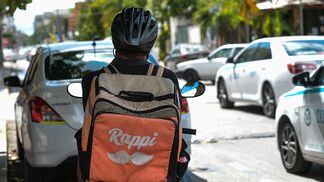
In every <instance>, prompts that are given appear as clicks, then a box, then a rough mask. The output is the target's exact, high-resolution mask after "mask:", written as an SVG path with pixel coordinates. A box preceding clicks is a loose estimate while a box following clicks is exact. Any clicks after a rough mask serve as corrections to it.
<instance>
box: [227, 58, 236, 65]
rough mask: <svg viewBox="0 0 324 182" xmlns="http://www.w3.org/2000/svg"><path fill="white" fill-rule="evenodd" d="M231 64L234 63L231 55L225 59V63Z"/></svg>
mask: <svg viewBox="0 0 324 182" xmlns="http://www.w3.org/2000/svg"><path fill="white" fill-rule="evenodd" d="M230 63H231V64H233V63H234V59H233V57H229V58H227V60H226V64H230Z"/></svg>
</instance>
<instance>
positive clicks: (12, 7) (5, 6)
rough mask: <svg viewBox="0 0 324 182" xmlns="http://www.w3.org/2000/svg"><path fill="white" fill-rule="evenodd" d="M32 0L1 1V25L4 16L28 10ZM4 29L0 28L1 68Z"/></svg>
mask: <svg viewBox="0 0 324 182" xmlns="http://www.w3.org/2000/svg"><path fill="white" fill-rule="evenodd" d="M31 2H32V0H0V24H1V23H2V19H3V16H4V15H6V14H8V15H13V14H14V12H15V11H16V10H17V8H18V9H26V6H27V4H28V3H31ZM1 42H2V27H1V26H0V67H2V66H3V65H2V62H3V60H4V59H3V55H2V44H1Z"/></svg>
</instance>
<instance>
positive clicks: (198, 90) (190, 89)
mask: <svg viewBox="0 0 324 182" xmlns="http://www.w3.org/2000/svg"><path fill="white" fill-rule="evenodd" d="M205 90H206V88H205V85H204V84H203V83H201V82H188V83H186V84H185V85H184V86H183V87H182V89H181V95H182V97H184V98H193V97H199V96H201V95H202V94H204V93H205Z"/></svg>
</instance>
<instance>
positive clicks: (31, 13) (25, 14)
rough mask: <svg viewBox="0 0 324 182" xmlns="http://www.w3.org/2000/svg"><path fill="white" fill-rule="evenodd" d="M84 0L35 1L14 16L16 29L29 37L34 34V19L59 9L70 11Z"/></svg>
mask: <svg viewBox="0 0 324 182" xmlns="http://www.w3.org/2000/svg"><path fill="white" fill-rule="evenodd" d="M79 1H84V0H33V2H32V3H30V4H28V5H27V8H26V10H17V11H16V12H15V14H14V18H15V25H16V28H17V29H18V30H20V31H22V32H24V33H26V34H28V35H31V34H33V32H34V27H33V23H34V18H35V16H36V15H41V14H43V13H44V12H52V11H55V10H57V9H70V8H73V7H74V3H75V2H79Z"/></svg>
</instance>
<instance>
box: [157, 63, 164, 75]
mask: <svg viewBox="0 0 324 182" xmlns="http://www.w3.org/2000/svg"><path fill="white" fill-rule="evenodd" d="M163 73H164V68H163V67H162V66H159V68H158V71H157V73H156V76H158V77H162V76H163Z"/></svg>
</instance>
